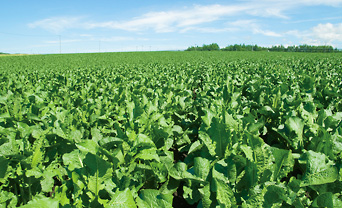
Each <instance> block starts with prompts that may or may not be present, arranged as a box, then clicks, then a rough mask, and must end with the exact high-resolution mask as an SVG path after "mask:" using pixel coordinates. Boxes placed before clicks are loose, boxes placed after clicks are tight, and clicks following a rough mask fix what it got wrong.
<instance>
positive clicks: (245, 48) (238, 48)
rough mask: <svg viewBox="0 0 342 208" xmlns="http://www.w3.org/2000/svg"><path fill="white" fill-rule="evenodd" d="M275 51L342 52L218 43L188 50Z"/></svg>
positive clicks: (302, 46)
mask: <svg viewBox="0 0 342 208" xmlns="http://www.w3.org/2000/svg"><path fill="white" fill-rule="evenodd" d="M219 50H222V51H275V52H310V53H317V52H318V53H338V52H342V51H341V50H338V49H337V48H335V49H334V48H333V47H332V46H329V45H324V46H311V45H307V44H304V45H299V46H287V47H285V46H283V45H278V46H272V47H261V46H258V45H256V44H255V45H245V44H242V45H241V44H234V45H228V46H226V47H224V48H222V49H220V47H219V45H218V44H217V43H212V44H209V45H206V44H203V46H202V47H199V46H196V47H195V46H191V47H189V48H187V49H186V51H219Z"/></svg>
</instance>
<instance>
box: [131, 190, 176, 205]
mask: <svg viewBox="0 0 342 208" xmlns="http://www.w3.org/2000/svg"><path fill="white" fill-rule="evenodd" d="M172 199H173V196H172V194H161V193H160V192H159V190H155V189H143V190H141V191H140V194H139V197H138V198H137V199H136V201H137V205H138V207H141V208H154V207H160V208H167V207H169V208H171V207H172Z"/></svg>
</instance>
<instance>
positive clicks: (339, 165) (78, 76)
mask: <svg viewBox="0 0 342 208" xmlns="http://www.w3.org/2000/svg"><path fill="white" fill-rule="evenodd" d="M341 152H342V55H341V54H333V53H329V54H323V53H321V54H318V53H317V54H316V53H315V54H313V53H274V52H273V53H267V52H196V51H194V52H132V53H99V54H58V55H35V56H3V57H0V207H16V206H22V207H49V208H53V207H125V208H129V207H139V208H140V207H206V208H209V207H329V208H330V207H342V154H341Z"/></svg>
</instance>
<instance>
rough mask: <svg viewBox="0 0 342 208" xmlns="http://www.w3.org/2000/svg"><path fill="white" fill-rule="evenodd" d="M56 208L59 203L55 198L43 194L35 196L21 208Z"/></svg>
mask: <svg viewBox="0 0 342 208" xmlns="http://www.w3.org/2000/svg"><path fill="white" fill-rule="evenodd" d="M37 207H41V208H58V207H59V203H58V200H57V199H53V198H49V197H45V196H35V197H34V198H33V199H32V200H31V201H29V203H27V204H26V205H24V206H21V208H37Z"/></svg>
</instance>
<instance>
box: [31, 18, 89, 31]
mask: <svg viewBox="0 0 342 208" xmlns="http://www.w3.org/2000/svg"><path fill="white" fill-rule="evenodd" d="M83 19H84V17H70V16H62V17H52V18H46V19H43V20H39V21H35V22H32V23H29V24H28V26H29V27H30V28H43V29H45V30H48V31H50V32H53V33H59V32H62V31H63V30H66V29H73V28H84V27H86V25H87V24H86V23H84V22H82V20H83Z"/></svg>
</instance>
